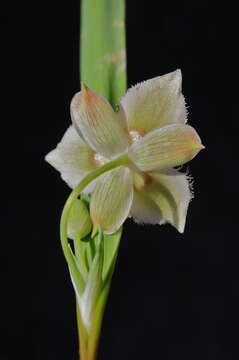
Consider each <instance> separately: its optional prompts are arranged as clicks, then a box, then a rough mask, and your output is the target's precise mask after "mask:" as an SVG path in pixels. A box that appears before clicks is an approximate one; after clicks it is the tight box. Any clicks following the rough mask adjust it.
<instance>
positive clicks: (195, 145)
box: [129, 124, 204, 171]
mask: <svg viewBox="0 0 239 360" xmlns="http://www.w3.org/2000/svg"><path fill="white" fill-rule="evenodd" d="M203 148H204V146H203V145H202V144H201V140H200V138H199V136H198V134H197V132H196V131H195V130H194V129H193V128H192V127H191V126H188V125H178V124H172V125H167V126H164V127H162V128H159V129H156V130H154V131H151V132H150V133H148V134H147V135H145V136H144V137H143V138H141V139H140V140H138V141H137V142H135V143H134V144H133V145H132V146H131V148H130V149H129V157H130V158H131V160H132V161H133V162H134V163H135V165H136V166H137V167H138V168H139V169H140V170H142V171H152V170H157V169H165V168H170V167H174V166H178V165H182V164H184V163H186V162H188V161H189V160H191V159H192V158H193V157H194V156H195V155H196V154H197V153H198V152H199V151H200V150H201V149H203Z"/></svg>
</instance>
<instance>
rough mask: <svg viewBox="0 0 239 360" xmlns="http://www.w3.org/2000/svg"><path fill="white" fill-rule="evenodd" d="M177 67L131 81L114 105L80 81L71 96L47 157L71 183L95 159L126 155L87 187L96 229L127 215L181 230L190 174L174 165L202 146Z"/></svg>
mask: <svg viewBox="0 0 239 360" xmlns="http://www.w3.org/2000/svg"><path fill="white" fill-rule="evenodd" d="M181 83H182V78H181V71H180V70H176V71H174V72H172V73H169V74H166V75H164V76H159V77H156V78H153V79H150V80H147V81H145V82H142V83H140V84H138V85H136V86H134V87H132V88H130V89H129V90H128V91H127V93H126V95H125V96H124V97H123V98H122V99H121V103H120V105H119V108H118V111H116V112H115V111H114V110H113V108H112V107H111V105H110V104H109V103H108V101H107V100H106V99H104V98H103V97H102V96H100V95H99V94H97V93H95V92H94V91H92V90H90V89H89V88H87V86H86V85H84V84H83V85H82V91H81V92H79V93H77V94H76V95H75V96H74V97H73V99H72V102H71V117H72V123H73V125H72V126H70V127H69V128H68V130H67V131H66V133H65V135H64V136H63V138H62V140H61V142H60V143H59V144H58V145H57V147H56V149H54V150H53V151H51V152H50V153H49V154H48V155H47V156H46V160H47V161H48V162H49V163H50V164H51V165H52V166H54V167H55V168H56V169H57V170H59V171H60V173H61V176H62V178H63V179H64V180H65V181H66V182H67V184H68V185H69V186H70V187H72V188H74V187H75V186H76V185H78V183H79V182H80V180H81V179H82V178H83V177H84V176H85V175H87V174H88V173H89V172H91V171H93V170H95V169H96V168H97V167H100V166H102V165H104V164H105V163H107V162H109V161H111V160H112V159H113V158H115V157H117V156H119V155H120V154H124V153H125V154H127V155H128V158H129V163H128V164H127V165H126V166H120V167H118V168H115V169H113V170H110V171H108V172H107V173H105V174H103V175H101V176H100V177H99V178H97V179H96V180H95V181H94V182H93V183H91V184H90V186H88V187H87V188H86V192H88V193H92V197H91V201H90V214H91V218H92V221H93V224H94V228H95V229H96V228H97V227H98V226H99V225H101V226H102V228H103V229H104V231H105V232H106V233H113V232H115V231H116V230H117V229H118V228H119V227H120V226H121V225H122V223H123V222H124V221H125V219H126V218H127V217H128V216H130V217H133V218H134V219H135V221H136V222H138V223H149V224H163V223H166V222H168V223H171V224H172V225H173V226H175V227H176V228H177V229H178V231H179V232H181V233H182V232H183V231H184V226H185V219H186V214H187V208H188V204H189V201H190V200H191V198H192V193H191V190H190V180H189V179H188V177H187V175H186V174H183V173H181V172H179V171H178V170H177V169H175V167H176V166H179V165H182V164H184V163H186V162H188V161H189V160H191V159H192V158H193V157H194V156H195V155H196V154H197V153H198V152H199V151H200V150H201V149H203V148H204V146H203V145H202V144H201V140H200V138H199V136H198V134H197V132H196V131H195V130H194V129H193V128H192V127H191V126H189V125H186V122H187V110H186V106H185V101H184V97H183V95H182V92H181Z"/></svg>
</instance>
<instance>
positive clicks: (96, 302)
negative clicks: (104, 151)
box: [60, 154, 130, 360]
mask: <svg viewBox="0 0 239 360" xmlns="http://www.w3.org/2000/svg"><path fill="white" fill-rule="evenodd" d="M129 161H130V160H129V158H128V156H127V155H126V154H123V155H121V156H119V157H118V158H116V159H114V160H112V161H111V162H109V163H107V164H105V165H103V166H101V167H100V168H97V169H96V170H95V171H92V172H91V173H90V174H88V175H87V176H86V177H85V178H83V179H82V181H81V182H80V183H79V185H78V186H77V187H76V188H75V189H74V190H73V191H72V192H71V194H70V196H69V198H68V200H67V201H66V203H65V206H64V208H63V211H62V215H61V222H60V237H61V245H62V249H63V253H64V255H65V258H66V261H67V263H68V267H69V271H70V275H71V279H72V283H73V286H74V289H75V293H76V303H77V325H78V332H79V342H80V360H96V356H97V349H98V343H99V336H100V330H101V323H102V319H103V314H104V308H105V305H106V300H107V296H108V292H109V288H110V284H111V278H112V275H113V271H114V266H115V261H116V257H117V251H118V245H119V244H118V243H117V246H116V247H115V249H113V251H111V253H112V254H113V259H112V262H111V263H110V266H109V268H108V269H107V271H105V274H104V272H103V270H104V268H103V265H104V260H105V254H104V250H105V246H106V244H105V243H104V244H103V241H104V240H105V239H103V238H104V236H103V232H102V230H101V228H99V229H98V234H99V235H98V238H99V239H98V242H97V241H95V240H94V238H93V239H89V247H90V251H91V253H92V251H93V254H91V256H92V263H91V265H90V266H89V264H88V266H89V271H88V274H87V279H86V281H85V279H84V277H83V276H82V270H81V268H82V266H83V264H82V263H81V261H82V257H81V258H80V259H78V261H77V257H76V256H75V255H76V250H78V252H80V251H81V249H80V247H79V243H80V242H81V239H77V238H76V239H75V254H74V253H73V251H72V249H71V247H70V244H69V241H68V231H67V229H68V224H69V217H70V215H71V210H72V207H73V205H74V204H75V202H76V201H77V199H78V197H79V196H80V194H81V192H82V191H83V190H84V188H85V187H86V186H87V185H88V184H89V183H91V182H92V181H93V180H94V179H96V178H97V177H98V176H100V175H102V174H103V173H105V172H107V171H109V170H112V169H114V168H116V167H119V166H122V165H127V164H128V163H129ZM118 233H119V234H118V235H119V237H118V239H116V242H119V240H120V236H121V231H119V232H118ZM96 237H97V236H96ZM110 237H111V236H110ZM110 241H111V242H113V241H114V239H110ZM76 242H77V243H78V249H77V246H76ZM95 247H96V248H95ZM92 249H93V250H92ZM79 260H80V261H79Z"/></svg>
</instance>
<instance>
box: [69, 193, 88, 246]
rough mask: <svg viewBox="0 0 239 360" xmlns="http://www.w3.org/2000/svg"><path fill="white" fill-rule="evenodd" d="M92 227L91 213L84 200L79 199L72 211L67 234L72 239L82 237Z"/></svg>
mask: <svg viewBox="0 0 239 360" xmlns="http://www.w3.org/2000/svg"><path fill="white" fill-rule="evenodd" d="M91 228H92V222H91V219H90V214H89V211H88V209H87V206H86V204H85V202H84V201H82V200H79V199H77V200H76V201H75V202H74V204H73V206H72V208H71V211H70V215H69V219H68V224H67V235H68V237H69V238H70V239H72V240H76V239H79V238H80V239H82V238H84V237H85V236H86V235H88V234H89V233H90V231H91Z"/></svg>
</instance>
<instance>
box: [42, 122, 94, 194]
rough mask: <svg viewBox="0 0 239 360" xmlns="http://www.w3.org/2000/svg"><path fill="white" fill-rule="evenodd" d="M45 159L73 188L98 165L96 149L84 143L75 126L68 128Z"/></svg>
mask: <svg viewBox="0 0 239 360" xmlns="http://www.w3.org/2000/svg"><path fill="white" fill-rule="evenodd" d="M45 159H46V161H47V162H48V163H49V164H51V165H52V166H53V167H54V168H55V169H57V170H58V171H59V172H60V173H61V177H62V178H63V180H65V182H66V183H67V184H68V185H69V186H70V187H71V188H74V187H75V186H76V185H78V183H79V182H80V180H81V179H82V177H83V176H85V175H86V174H87V173H89V172H90V171H92V170H94V169H95V167H96V165H95V164H94V151H93V150H92V149H91V148H90V147H89V146H88V145H86V144H85V143H84V141H83V140H82V139H81V138H80V137H79V135H78V134H77V132H76V130H75V129H74V127H73V126H70V127H69V128H68V129H67V131H66V132H65V134H64V136H63V138H62V140H61V142H60V143H59V144H58V145H57V147H56V148H55V149H54V150H52V151H51V152H50V153H49V154H47V156H46V158H45Z"/></svg>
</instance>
